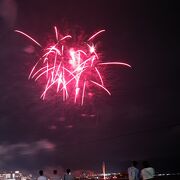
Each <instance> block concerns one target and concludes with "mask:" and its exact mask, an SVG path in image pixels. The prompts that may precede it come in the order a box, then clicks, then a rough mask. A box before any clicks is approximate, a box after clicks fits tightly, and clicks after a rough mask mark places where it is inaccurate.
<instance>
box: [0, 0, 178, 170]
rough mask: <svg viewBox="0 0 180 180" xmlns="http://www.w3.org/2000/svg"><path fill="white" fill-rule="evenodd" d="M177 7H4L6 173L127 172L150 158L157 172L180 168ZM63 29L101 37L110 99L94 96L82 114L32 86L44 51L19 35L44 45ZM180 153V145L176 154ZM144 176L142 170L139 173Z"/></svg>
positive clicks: (50, 3) (1, 63) (4, 2)
mask: <svg viewBox="0 0 180 180" xmlns="http://www.w3.org/2000/svg"><path fill="white" fill-rule="evenodd" d="M179 12H180V9H179V6H178V5H177V4H175V3H173V2H172V1H158V2H157V1H118V0H116V1H115V0H111V1H110V0H109V1H104V0H103V1H102V0H99V1H95V0H94V1H93V0H91V1H90V0H86V1H79V0H78V1H77V0H76V1H73V0H66V1H60V0H31V1H24V0H18V1H14V0H1V1H0V68H1V71H0V169H18V168H19V169H26V170H37V169H40V168H48V167H62V168H67V167H69V168H71V169H72V170H77V169H92V170H96V171H101V165H102V162H103V161H105V163H106V166H107V171H109V172H112V171H120V170H126V168H127V167H128V166H129V162H130V161H131V160H138V161H139V162H141V161H142V160H149V161H150V162H151V164H152V166H153V167H154V168H155V170H156V171H166V170H169V171H177V170H178V169H180V163H179V161H180V154H179V152H180V146H179V145H180V141H179V139H180V123H179V109H178V105H179V104H178V98H179V92H178V83H179V81H178V73H177V72H178V70H179V64H178V61H179V59H178V58H177V57H178V53H177V52H178V50H179V45H178V35H179V34H178V33H179V31H178V27H177V26H178V24H179V19H178V15H179ZM54 25H56V26H57V27H58V28H59V29H60V30H61V29H62V31H63V30H66V28H67V27H68V28H69V27H70V28H72V29H73V28H74V29H77V31H78V30H79V31H82V30H84V31H85V32H86V34H87V36H90V35H91V34H93V33H94V32H95V31H97V30H99V29H106V32H105V33H104V34H103V35H101V38H99V40H101V49H102V51H103V61H104V62H106V61H113V60H116V61H123V62H125V63H129V64H131V66H132V69H128V68H119V67H114V66H113V67H108V68H106V69H104V76H105V79H106V82H105V83H106V84H107V87H108V88H109V89H110V91H111V92H112V96H108V95H106V93H104V92H103V91H101V90H97V89H95V90H94V93H95V94H96V96H95V97H94V99H93V100H91V101H88V102H86V104H85V106H84V107H78V106H74V105H73V104H70V103H62V101H61V99H60V98H57V96H56V95H53V96H52V97H51V96H50V95H49V96H47V99H46V100H45V101H42V100H41V99H40V95H41V93H42V90H43V87H42V86H41V84H38V83H35V82H34V81H33V80H32V81H31V80H28V75H29V73H30V70H31V68H32V66H33V65H34V63H35V62H36V60H37V59H38V56H39V53H40V49H39V48H38V47H37V46H35V45H34V44H33V43H32V42H31V41H29V40H27V39H26V38H24V37H22V36H21V35H19V34H17V33H15V32H14V31H13V30H14V29H20V30H22V31H24V32H26V33H28V34H30V35H32V36H33V37H35V39H37V40H38V41H39V42H45V41H46V38H47V37H49V36H50V35H51V34H52V33H53V26H54ZM178 146H179V147H178ZM139 168H141V165H139Z"/></svg>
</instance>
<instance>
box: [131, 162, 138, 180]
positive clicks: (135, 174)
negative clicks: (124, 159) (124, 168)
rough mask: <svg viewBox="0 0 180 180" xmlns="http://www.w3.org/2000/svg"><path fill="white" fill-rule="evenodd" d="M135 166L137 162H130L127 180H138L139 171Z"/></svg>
mask: <svg viewBox="0 0 180 180" xmlns="http://www.w3.org/2000/svg"><path fill="white" fill-rule="evenodd" d="M137 164H138V163H137V161H132V162H131V167H129V168H128V178H129V180H139V169H138V168H137V167H136V166H137Z"/></svg>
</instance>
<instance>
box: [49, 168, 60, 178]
mask: <svg viewBox="0 0 180 180" xmlns="http://www.w3.org/2000/svg"><path fill="white" fill-rule="evenodd" d="M50 179H51V180H61V177H60V176H58V171H57V170H56V169H55V170H53V176H52V177H51V178H50Z"/></svg>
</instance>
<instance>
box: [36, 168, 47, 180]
mask: <svg viewBox="0 0 180 180" xmlns="http://www.w3.org/2000/svg"><path fill="white" fill-rule="evenodd" d="M39 175H40V176H39V177H38V178H37V180H47V177H46V176H44V172H43V170H40V171H39Z"/></svg>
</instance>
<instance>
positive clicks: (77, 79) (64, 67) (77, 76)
mask: <svg viewBox="0 0 180 180" xmlns="http://www.w3.org/2000/svg"><path fill="white" fill-rule="evenodd" d="M104 31H105V30H100V31H98V32H96V33H95V34H93V35H92V36H91V37H90V38H89V39H88V40H87V42H88V43H84V42H83V41H82V42H81V43H82V44H83V45H80V44H79V43H77V42H75V44H76V46H74V45H73V43H72V40H73V39H72V36H71V35H65V36H62V35H61V34H60V33H59V31H58V29H57V27H56V26H54V32H55V41H54V43H51V44H50V45H48V46H47V47H46V48H43V49H42V50H43V51H44V53H43V54H42V56H41V58H40V59H39V60H38V61H37V63H36V64H35V65H34V66H33V68H32V70H31V72H30V74H29V79H34V80H35V81H37V80H41V79H42V81H45V82H46V83H45V84H46V85H45V88H44V91H43V93H42V94H41V98H42V99H45V97H46V94H47V92H48V91H49V90H50V89H52V87H56V92H57V93H59V92H62V99H63V101H65V100H67V99H68V98H70V97H72V96H74V98H73V99H74V103H79V104H80V105H83V104H84V99H85V97H86V94H88V93H86V91H89V89H90V88H89V87H91V86H92V85H94V86H97V87H99V88H101V89H103V90H104V91H106V92H107V93H108V94H109V95H111V93H110V91H109V90H108V89H107V88H106V87H105V85H104V82H103V78H102V75H101V72H100V66H104V65H121V66H126V67H131V66H130V65H129V64H127V63H123V62H101V61H100V58H99V56H98V52H97V51H96V48H95V45H94V44H93V42H92V40H94V39H95V38H96V37H97V36H98V35H99V34H101V33H102V32H104ZM15 32H17V33H20V34H22V35H24V36H26V37H27V38H29V39H30V40H31V41H33V42H34V43H35V44H37V45H38V46H40V47H42V46H41V44H40V43H38V42H37V41H36V40H35V39H33V38H32V37H31V36H29V35H27V34H26V33H24V32H22V31H19V30H15ZM94 86H93V87H94Z"/></svg>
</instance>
